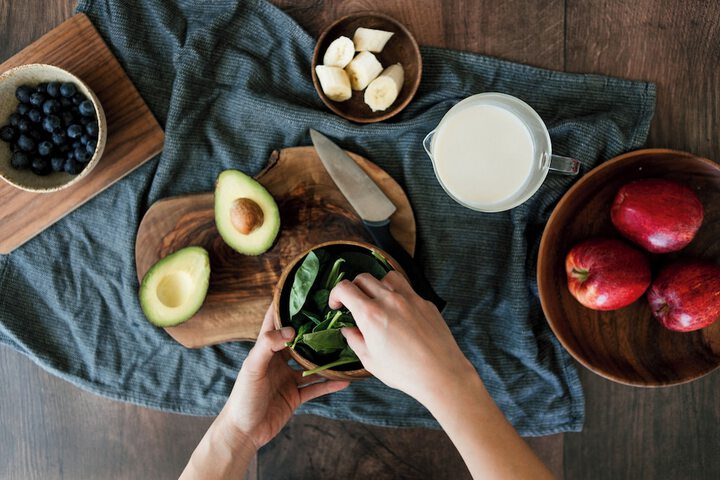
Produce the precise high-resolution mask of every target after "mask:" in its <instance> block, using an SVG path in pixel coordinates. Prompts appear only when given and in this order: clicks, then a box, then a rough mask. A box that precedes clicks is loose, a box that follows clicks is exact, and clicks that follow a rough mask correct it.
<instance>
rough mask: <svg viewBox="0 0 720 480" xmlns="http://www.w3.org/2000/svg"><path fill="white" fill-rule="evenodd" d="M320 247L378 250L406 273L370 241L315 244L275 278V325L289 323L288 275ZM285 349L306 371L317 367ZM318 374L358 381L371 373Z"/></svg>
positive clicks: (331, 371)
mask: <svg viewBox="0 0 720 480" xmlns="http://www.w3.org/2000/svg"><path fill="white" fill-rule="evenodd" d="M321 248H322V249H327V250H332V249H340V250H342V251H358V252H363V253H370V252H371V251H373V250H374V251H376V252H379V253H381V254H382V255H383V256H384V257H385V258H386V259H387V261H388V263H389V264H390V266H392V267H393V269H395V270H396V271H398V272H400V273H401V274H402V275H405V272H404V270H403V269H402V267H400V265H399V264H398V263H397V262H396V261H395V259H394V258H392V257H391V256H390V255H388V254H387V252H385V251H384V250H381V249H379V248H377V247H376V246H374V245H370V244H369V243H365V242H356V241H353V240H336V241H330V242H324V243H321V244H318V245H314V246H312V247H311V248H309V249H307V250H306V251H304V252H303V253H301V254H300V255H298V256H296V257H295V258H294V259H293V260H292V261H291V262H290V263H289V264H288V265H287V266H286V267H285V269H284V270H283V272H282V275H280V280H278V283H277V286H276V287H275V294H274V295H273V308H274V309H275V328H282V327H284V326H286V325H289V324H290V322H289V320H290V319H289V318H288V315H287V314H286V313H285V312H287V311H288V304H289V301H290V290H292V282H291V281H290V282H289V281H288V278H289V277H291V275H292V276H294V274H295V272H296V271H297V269H298V268H299V266H300V263H301V262H302V260H304V259H305V257H306V256H307V254H308V253H310V252H312V251H314V250H319V249H321ZM288 351H289V352H290V356H291V357H292V358H293V359H294V360H295V361H296V362H297V363H298V364H300V365H301V366H302V367H303V368H304V369H305V370H311V369H313V368H315V367H317V366H318V365H316V364H315V363H313V362H311V361H310V360H308V359H307V358H305V357H303V356H302V355H300V353H299V352H297V351H295V350H292V349H288ZM317 374H318V375H319V376H321V377H325V378H327V379H330V380H348V381H354V380H361V379H363V378H367V377H371V376H372V375H371V374H370V372H368V371H367V370H365V369H364V368H360V369H357V370H343V369H342V367H339V368H338V369H328V370H323V371H321V372H318V373H317Z"/></svg>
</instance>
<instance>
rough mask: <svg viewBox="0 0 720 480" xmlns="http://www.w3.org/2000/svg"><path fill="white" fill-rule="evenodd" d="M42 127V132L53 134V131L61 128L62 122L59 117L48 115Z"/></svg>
mask: <svg viewBox="0 0 720 480" xmlns="http://www.w3.org/2000/svg"><path fill="white" fill-rule="evenodd" d="M42 127H43V130H45V131H46V132H48V133H53V132H54V131H55V130H58V129H60V128H61V127H62V121H61V120H60V117H57V116H55V115H48V116H47V117H45V119H44V120H43V122H42Z"/></svg>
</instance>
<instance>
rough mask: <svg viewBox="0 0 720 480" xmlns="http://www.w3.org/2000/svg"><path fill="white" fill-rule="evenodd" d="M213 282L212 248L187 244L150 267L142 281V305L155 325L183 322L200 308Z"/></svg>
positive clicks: (167, 325)
mask: <svg viewBox="0 0 720 480" xmlns="http://www.w3.org/2000/svg"><path fill="white" fill-rule="evenodd" d="M209 282H210V256H209V255H208V252H207V251H206V250H205V249H204V248H202V247H185V248H183V249H181V250H178V251H177V252H175V253H173V254H170V255H168V256H167V257H165V258H163V259H162V260H160V261H158V262H157V263H156V264H155V265H153V266H152V267H151V268H150V270H148V272H147V273H146V274H145V276H144V277H143V280H142V283H141V284H140V306H141V307H142V310H143V312H144V313H145V316H146V317H147V319H148V320H149V321H150V323H152V324H153V325H157V326H158V327H172V326H174V325H179V324H181V323H183V322H184V321H186V320H188V319H190V318H191V317H192V316H193V315H195V313H197V311H198V310H200V307H202V304H203V302H204V301H205V296H206V295H207V290H208V284H209Z"/></svg>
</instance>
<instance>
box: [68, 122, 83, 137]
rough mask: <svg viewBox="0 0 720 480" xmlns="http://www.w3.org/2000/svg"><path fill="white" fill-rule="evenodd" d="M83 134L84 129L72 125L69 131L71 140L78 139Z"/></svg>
mask: <svg viewBox="0 0 720 480" xmlns="http://www.w3.org/2000/svg"><path fill="white" fill-rule="evenodd" d="M82 133H83V128H82V127H81V126H80V125H77V124H74V125H70V126H69V127H68V129H67V135H68V137H70V138H78V137H79V136H80V135H82Z"/></svg>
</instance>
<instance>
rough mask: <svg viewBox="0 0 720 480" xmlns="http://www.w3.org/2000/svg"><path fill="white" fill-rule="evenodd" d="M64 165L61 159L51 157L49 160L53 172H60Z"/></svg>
mask: <svg viewBox="0 0 720 480" xmlns="http://www.w3.org/2000/svg"><path fill="white" fill-rule="evenodd" d="M64 165H65V159H64V158H62V157H52V158H51V159H50V166H51V167H52V169H53V172H62V171H63V166H64Z"/></svg>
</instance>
